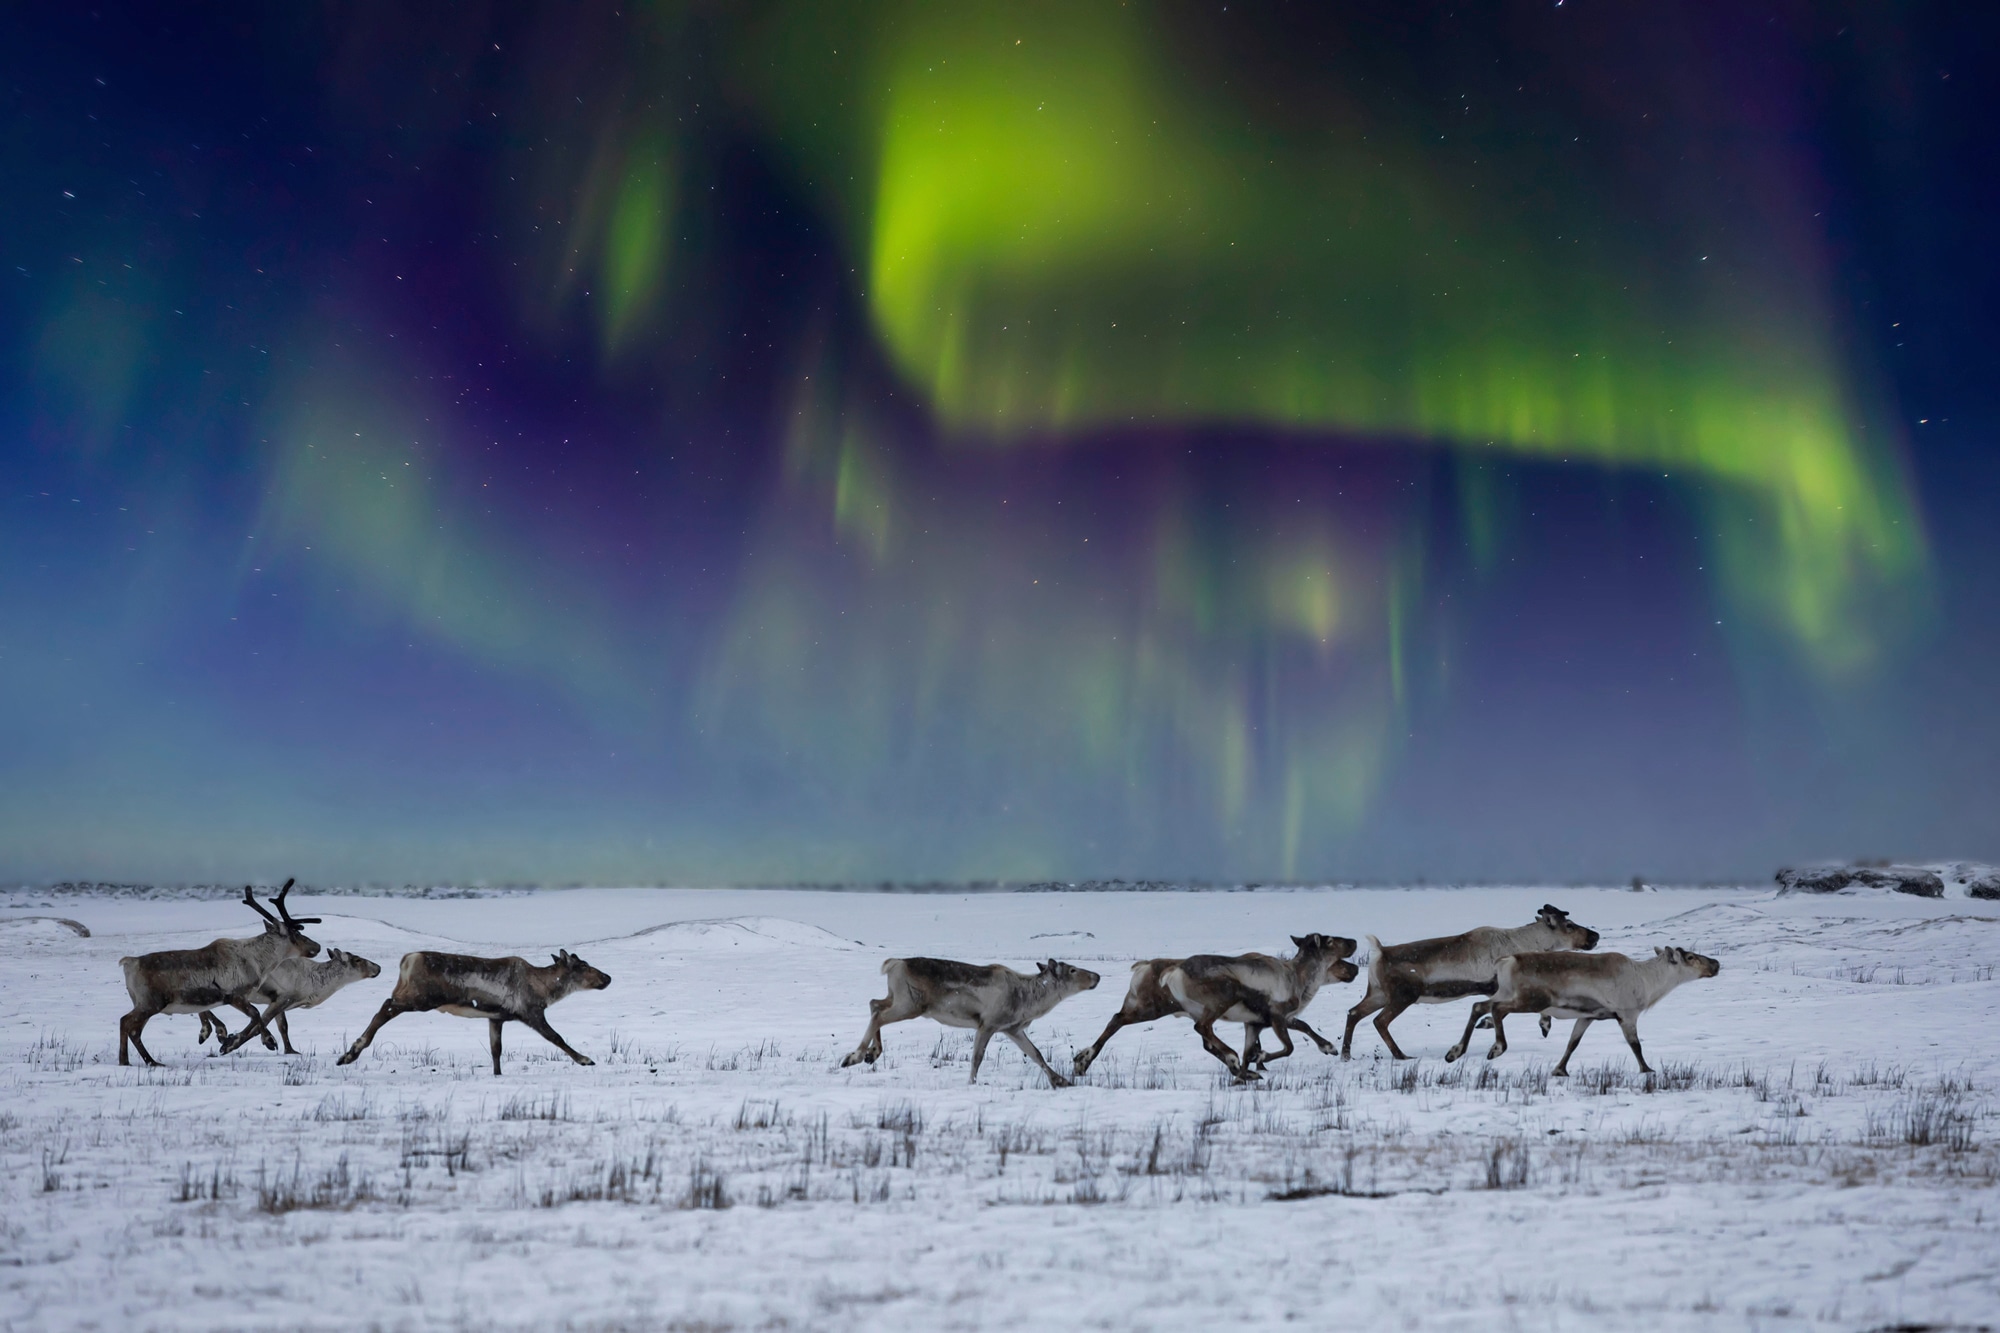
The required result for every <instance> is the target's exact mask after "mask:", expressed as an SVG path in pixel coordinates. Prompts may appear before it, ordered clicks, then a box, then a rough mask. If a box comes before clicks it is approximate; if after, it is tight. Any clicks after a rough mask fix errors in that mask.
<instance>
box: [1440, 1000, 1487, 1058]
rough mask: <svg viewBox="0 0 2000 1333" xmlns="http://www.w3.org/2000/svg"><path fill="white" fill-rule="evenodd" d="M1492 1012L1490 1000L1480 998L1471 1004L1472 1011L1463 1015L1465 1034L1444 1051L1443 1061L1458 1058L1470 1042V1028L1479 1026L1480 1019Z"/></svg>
mask: <svg viewBox="0 0 2000 1333" xmlns="http://www.w3.org/2000/svg"><path fill="white" fill-rule="evenodd" d="M1492 1012H1493V1001H1491V1000H1481V1001H1480V1002H1479V1003H1477V1004H1475V1005H1473V1006H1472V1012H1471V1013H1469V1014H1467V1015H1466V1016H1465V1035H1464V1036H1462V1037H1460V1038H1459V1039H1458V1043H1457V1044H1456V1045H1454V1046H1453V1047H1452V1048H1451V1049H1450V1050H1448V1051H1446V1052H1445V1053H1444V1062H1445V1063H1446V1064H1450V1063H1451V1062H1452V1061H1454V1060H1456V1059H1458V1057H1459V1056H1461V1055H1464V1054H1465V1048H1466V1047H1468V1046H1470V1045H1471V1044H1472V1030H1473V1029H1474V1028H1476V1027H1478V1026H1479V1020H1480V1019H1482V1018H1485V1017H1487V1016H1488V1015H1489V1014H1491V1013H1492Z"/></svg>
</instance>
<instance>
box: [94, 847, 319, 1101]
mask: <svg viewBox="0 0 2000 1333" xmlns="http://www.w3.org/2000/svg"><path fill="white" fill-rule="evenodd" d="M293 882H294V881H292V880H289V879H288V880H286V881H285V887H284V888H282V889H279V890H278V896H277V898H275V899H274V900H273V901H274V902H276V903H277V905H278V915H277V916H272V915H271V914H270V913H269V912H267V911H265V910H264V908H263V906H262V905H261V904H259V903H258V901H257V895H256V894H254V893H252V892H251V891H250V886H249V885H247V884H246V885H244V886H243V901H244V903H245V905H247V906H249V907H251V908H254V909H255V910H256V912H257V914H258V915H259V916H261V917H263V918H264V923H265V924H264V933H263V934H262V935H254V936H252V937H250V938H249V939H240V940H239V939H223V940H213V941H211V942H209V943H208V944H204V945H203V946H202V947H201V948H199V949H166V950H162V951H161V952H159V953H149V954H141V955H139V956H138V957H136V958H120V959H119V960H118V966H120V967H121V968H123V969H125V990H126V992H127V993H128V994H130V995H131V997H132V1012H131V1013H129V1014H126V1015H125V1017H123V1018H121V1019H119V1020H118V1063H119V1064H121V1065H129V1064H131V1063H132V1060H131V1056H130V1053H129V1052H128V1051H127V1050H126V1044H127V1043H128V1042H129V1043H130V1044H131V1045H133V1046H135V1047H137V1048H138V1050H139V1057H140V1058H141V1059H143V1060H144V1061H145V1062H146V1063H147V1064H149V1065H157V1064H158V1063H160V1062H159V1061H158V1060H155V1059H154V1058H153V1057H152V1054H151V1052H149V1051H147V1049H146V1043H145V1042H143V1041H141V1040H140V1039H139V1034H140V1033H141V1032H143V1031H144V1030H145V1027H146V1024H147V1023H148V1022H149V1021H151V1019H152V1017H153V1015H155V1014H200V1015H202V1024H203V1032H204V1035H205V1034H206V1031H207V1025H208V1024H210V1023H213V1024H214V1025H215V1028H216V1030H217V1031H218V1032H223V1034H224V1036H225V1037H226V1036H227V1035H228V1034H227V1032H226V1031H225V1030H224V1029H223V1026H222V1023H221V1020H219V1019H217V1018H215V1016H214V1015H212V1014H210V1013H209V1012H208V1011H209V1010H211V1009H213V1008H215V1007H216V1006H217V1005H219V1004H228V1005H233V1006H235V1007H236V1008H238V1009H241V1010H243V1011H244V1012H245V1013H247V1014H248V1015H249V1016H250V1017H251V1018H252V1019H255V1018H256V1017H257V1011H256V1010H255V1009H254V1008H252V1007H251V1006H250V1002H249V998H248V997H249V995H250V993H251V991H253V990H254V989H255V988H256V986H257V983H258V982H259V981H262V980H263V979H264V974H265V973H266V972H269V971H270V970H271V969H272V968H273V967H275V966H276V965H277V963H278V961H279V960H280V959H282V958H294V957H296V958H313V957H316V956H317V955H318V954H319V942H318V941H317V940H313V939H310V938H308V937H307V935H306V933H305V930H304V927H306V926H312V925H317V924H319V920H320V919H319V918H318V917H316V916H304V917H295V916H293V915H292V914H291V911H290V910H289V909H287V908H286V906H285V895H286V894H288V893H290V892H291V891H292V884H293ZM266 1035H267V1036H268V1034H266Z"/></svg>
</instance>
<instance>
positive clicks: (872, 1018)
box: [840, 994, 924, 1069]
mask: <svg viewBox="0 0 2000 1333" xmlns="http://www.w3.org/2000/svg"><path fill="white" fill-rule="evenodd" d="M909 999H910V997H909V996H907V995H903V996H898V995H895V994H890V995H887V996H885V997H883V998H882V999H879V1000H870V1001H869V1002H868V1030H867V1031H866V1032H864V1033H862V1034H861V1044H860V1045H859V1046H856V1047H855V1048H854V1049H853V1050H852V1051H850V1052H848V1055H847V1058H846V1059H845V1060H842V1061H841V1062H840V1067H841V1068H842V1069H845V1068H847V1067H848V1066H849V1065H855V1064H860V1063H861V1062H862V1061H863V1060H866V1061H867V1062H868V1063H869V1064H871V1065H872V1064H874V1063H875V1062H876V1061H877V1060H879V1059H881V1058H882V1029H883V1028H885V1027H887V1026H888V1025H889V1024H891V1023H901V1022H905V1021H906V1020H908V1019H912V1018H920V1017H922V1016H923V1012H924V1010H923V1006H922V1005H919V1004H913V1003H909ZM899 1000H900V1001H903V1002H904V1003H903V1004H902V1006H901V1007H900V1008H899V1007H898V1001H899Z"/></svg>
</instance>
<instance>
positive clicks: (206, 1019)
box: [194, 1009, 229, 1046]
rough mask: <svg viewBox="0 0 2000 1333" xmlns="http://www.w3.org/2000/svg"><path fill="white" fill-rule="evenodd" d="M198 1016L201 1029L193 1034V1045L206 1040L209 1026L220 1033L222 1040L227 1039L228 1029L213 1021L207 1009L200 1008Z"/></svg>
mask: <svg viewBox="0 0 2000 1333" xmlns="http://www.w3.org/2000/svg"><path fill="white" fill-rule="evenodd" d="M200 1018H201V1031H200V1032H199V1033H198V1034H196V1036H195V1039H194V1042H195V1045H197V1046H199V1045H201V1044H202V1043H203V1042H205V1041H207V1040H208V1034H209V1030H210V1029H211V1028H213V1029H214V1030H215V1031H217V1032H218V1033H220V1034H221V1036H222V1039H223V1040H224V1041H227V1040H229V1033H228V1031H227V1030H226V1029H224V1028H223V1026H222V1024H220V1023H218V1022H216V1021H215V1018H214V1016H213V1015H211V1014H210V1013H209V1012H208V1010H206V1009H204V1010H202V1011H201V1014H200Z"/></svg>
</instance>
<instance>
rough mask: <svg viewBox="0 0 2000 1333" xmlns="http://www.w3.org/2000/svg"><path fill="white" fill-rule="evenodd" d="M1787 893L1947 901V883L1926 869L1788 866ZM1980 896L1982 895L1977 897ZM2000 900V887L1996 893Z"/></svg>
mask: <svg viewBox="0 0 2000 1333" xmlns="http://www.w3.org/2000/svg"><path fill="white" fill-rule="evenodd" d="M1777 878H1778V888H1779V890H1780V891H1781V892H1784V893H1839V892H1841V891H1842V890H1843V889H1888V890H1890V891H1891V892H1894V893H1907V894H1911V895H1913V896H1914V897H1918V898H1942V897H1944V880H1943V879H1942V878H1940V877H1939V875H1938V873H1937V872H1936V871H1934V870H1926V869H1924V867H1922V866H1804V867H1800V868H1798V869H1793V868H1792V867H1790V866H1787V867H1786V868H1785V869H1783V870H1780V871H1779V872H1778V876H1777ZM1974 896H1979V895H1974ZM1994 896H1995V897H2000V887H1996V889H1995V891H1994Z"/></svg>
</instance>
